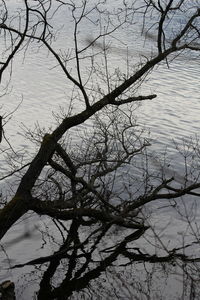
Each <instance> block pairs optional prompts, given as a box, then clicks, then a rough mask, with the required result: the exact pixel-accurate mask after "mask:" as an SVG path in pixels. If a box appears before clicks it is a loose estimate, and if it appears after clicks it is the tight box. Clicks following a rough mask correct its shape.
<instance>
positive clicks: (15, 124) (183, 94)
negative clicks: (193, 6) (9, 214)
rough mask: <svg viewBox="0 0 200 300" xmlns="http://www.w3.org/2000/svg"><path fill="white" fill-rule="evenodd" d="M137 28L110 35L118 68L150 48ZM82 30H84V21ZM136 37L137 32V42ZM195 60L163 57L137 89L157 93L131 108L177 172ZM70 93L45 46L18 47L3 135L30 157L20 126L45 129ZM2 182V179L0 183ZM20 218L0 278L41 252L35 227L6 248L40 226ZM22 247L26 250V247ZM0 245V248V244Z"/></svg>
mask: <svg viewBox="0 0 200 300" xmlns="http://www.w3.org/2000/svg"><path fill="white" fill-rule="evenodd" d="M70 26H72V24H71V23H69V24H68V29H69V28H71V27H70ZM84 26H86V25H84ZM138 28H139V27H137V28H136V29H133V30H132V32H131V33H130V34H131V35H130V36H128V37H127V34H126V33H125V31H123V33H121V34H124V36H121V38H120V42H119V41H118V40H116V39H113V40H112V44H111V46H110V50H109V58H110V66H113V65H116V64H118V65H117V66H118V67H119V68H121V69H122V70H123V68H124V65H125V63H126V61H127V53H128V57H129V60H130V61H132V65H133V64H134V63H138V62H139V61H140V58H141V55H150V53H151V51H148V50H147V48H148V47H149V44H148V43H151V41H150V42H149V41H147V42H146V44H145V43H144V39H143V37H142V36H141V35H140V34H138ZM86 32H88V35H89V29H88V28H87V27H86ZM133 33H134V34H133ZM93 34H95V32H93ZM88 35H87V36H88ZM87 36H86V37H87ZM138 37H140V38H141V42H140V41H139V40H138ZM122 40H123V42H122ZM81 42H82V43H83V44H84V43H85V40H84V39H82V40H81ZM57 43H58V44H57V45H58V47H59V48H60V49H64V48H70V47H72V45H71V40H70V38H69V37H68V39H67V40H66V39H63V38H60V39H58V41H57ZM199 64H200V60H199V59H198V58H195V59H194V57H192V56H188V55H187V56H186V57H184V56H181V57H178V58H177V59H176V60H175V61H173V62H171V63H170V64H169V67H168V66H167V65H166V64H165V63H163V64H161V65H160V66H159V68H156V69H155V70H153V72H152V73H151V74H150V76H149V79H148V80H147V81H146V82H145V83H144V86H143V87H142V89H141V93H142V94H150V93H153V94H157V98H156V99H154V100H152V101H146V102H143V103H141V106H140V107H139V108H138V109H137V110H136V112H135V114H136V117H137V120H138V123H139V124H141V125H144V126H145V127H146V128H147V129H149V130H150V132H151V141H152V150H151V151H152V152H154V153H156V154H157V156H160V155H162V154H163V153H164V152H165V151H166V149H167V153H168V156H169V158H170V160H171V161H172V162H171V165H172V167H173V168H174V169H175V170H176V172H178V173H179V174H180V176H181V172H182V170H183V161H182V160H181V159H180V158H179V155H178V153H177V151H176V150H175V146H174V142H176V143H178V144H182V142H183V139H189V138H190V137H195V136H198V134H199V128H200V118H199V109H200V96H199V90H200V80H199V78H200V68H199ZM85 67H86V66H84V65H83V74H84V72H86V70H85V69H84V68H85ZM110 68H112V67H110ZM6 83H7V78H6V76H5V78H4V81H3V84H4V86H6ZM71 93H72V86H71V84H70V83H69V82H67V81H66V78H65V76H64V74H63V73H62V72H61V71H60V70H59V68H58V67H57V66H56V64H55V62H54V61H53V60H52V59H51V57H50V55H49V54H48V53H47V52H46V51H44V50H43V49H39V50H38V47H37V45H31V48H30V50H29V51H27V52H26V53H25V56H24V53H19V54H18V56H17V57H16V58H15V60H14V62H13V67H12V77H11V81H10V84H9V88H8V93H7V94H6V95H5V96H3V97H2V98H0V101H1V102H0V103H1V106H2V107H1V114H9V113H10V112H12V111H13V110H15V108H16V107H17V106H18V104H19V103H21V104H20V106H19V108H18V109H17V111H16V112H15V113H14V115H13V117H12V118H11V119H10V120H9V122H8V123H7V124H6V125H5V135H6V138H7V139H8V140H9V142H10V144H11V145H12V147H13V148H14V149H15V150H17V151H21V152H25V153H26V155H27V157H31V155H32V153H34V151H35V146H33V145H32V144H31V143H30V142H27V140H26V138H25V136H24V130H25V128H29V129H30V128H31V129H33V130H34V128H35V124H36V123H38V124H39V125H40V126H41V127H45V128H46V131H48V130H49V129H48V128H49V127H52V128H55V126H56V121H55V119H54V117H53V113H55V112H57V111H59V110H60V109H62V110H63V109H64V110H65V109H66V110H67V108H68V105H69V95H70V94H71ZM2 94H3V89H2ZM86 126H87V124H86ZM88 126H89V125H88ZM7 146H8V145H7V144H6V141H5V140H4V141H3V142H2V145H1V147H3V148H6V147H7ZM3 148H2V149H3ZM4 162H5V156H2V157H1V158H0V163H1V169H0V171H1V172H2V173H4V172H5V170H6V167H5V163H4ZM170 170H171V169H170ZM170 170H169V171H170ZM4 184H5V183H2V185H1V186H3V185H4ZM26 218H27V219H28V222H26V225H25V226H27V227H26V228H25V227H24V222H18V224H16V226H15V228H14V229H13V230H12V232H10V234H9V236H8V238H6V239H5V240H4V241H3V245H4V247H5V249H6V254H5V252H4V251H2V254H1V257H2V258H3V268H2V269H1V271H0V280H5V279H7V278H11V276H12V275H14V276H15V277H16V274H18V275H19V274H20V273H21V274H23V270H20V271H14V273H12V272H10V271H8V270H6V268H7V266H8V262H9V263H10V264H11V265H12V264H15V263H20V262H22V261H27V260H29V259H30V251H32V252H33V254H31V258H34V255H35V257H38V256H39V255H40V251H41V255H42V254H43V255H44V252H43V251H42V250H43V249H41V248H40V245H37V243H35V245H34V246H33V240H35V241H37V239H38V238H39V237H40V232H39V231H34V232H33V233H32V236H31V239H30V240H29V239H27V240H26V241H24V242H23V245H22V243H20V244H18V246H17V247H15V250H14V253H13V251H12V246H11V244H9V243H10V241H12V239H13V238H16V237H17V235H18V233H21V232H22V231H24V230H28V231H29V230H30V231H31V230H32V229H33V228H34V226H33V224H32V222H34V223H37V224H38V225H37V226H38V228H40V227H42V226H44V223H43V221H42V220H40V219H39V218H38V219H37V220H36V217H31V216H30V217H29V215H27V216H26ZM170 218H171V225H172V226H174V228H176V231H177V232H181V230H182V223H180V220H179V219H178V218H177V219H176V218H175V217H170ZM169 220H170V219H169V215H168V214H167V213H166V214H164V215H163V216H162V222H163V225H162V226H163V227H164V226H165V224H166V223H167V222H169ZM157 222H159V220H157ZM45 226H46V225H45ZM160 226H161V225H160ZM162 226H161V227H162ZM167 234H168V235H167V237H168V238H169V239H170V238H173V237H171V232H170V230H169V229H168V231H167ZM6 245H7V246H6ZM44 248H45V246H44ZM23 249H26V251H23ZM27 249H31V250H30V251H27ZM2 250H4V249H3V248H2ZM45 250H46V254H48V253H51V250H52V249H49V248H48V247H46V248H45ZM10 257H12V260H10V259H9V258H10ZM17 272H18V273H17ZM30 289H31V288H30V287H29V293H31V292H30ZM33 289H34V288H33ZM24 299H25V298H24Z"/></svg>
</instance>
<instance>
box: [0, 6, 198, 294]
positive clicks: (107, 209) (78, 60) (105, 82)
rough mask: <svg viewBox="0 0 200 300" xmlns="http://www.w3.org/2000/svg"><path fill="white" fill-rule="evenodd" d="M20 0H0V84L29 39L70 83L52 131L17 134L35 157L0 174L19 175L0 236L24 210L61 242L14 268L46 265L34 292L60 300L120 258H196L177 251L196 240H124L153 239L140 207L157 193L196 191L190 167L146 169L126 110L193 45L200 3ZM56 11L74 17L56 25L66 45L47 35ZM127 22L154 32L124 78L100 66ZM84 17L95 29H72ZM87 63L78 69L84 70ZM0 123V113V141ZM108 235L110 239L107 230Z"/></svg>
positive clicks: (144, 148) (52, 31)
mask: <svg viewBox="0 0 200 300" xmlns="http://www.w3.org/2000/svg"><path fill="white" fill-rule="evenodd" d="M19 5H20V7H18V10H17V13H16V15H15V12H13V9H11V8H10V6H9V5H8V4H7V3H6V2H5V1H1V16H0V17H1V24H0V34H1V39H2V41H4V42H5V43H4V44H5V47H3V49H2V57H3V59H2V61H1V68H0V80H1V82H3V79H4V74H5V72H10V73H11V76H12V60H13V58H15V57H17V55H18V53H19V52H22V51H24V53H25V54H24V55H26V52H27V51H28V49H29V47H31V45H32V44H33V43H35V44H37V45H38V46H39V47H40V48H44V49H47V51H48V53H49V57H50V59H51V60H54V61H55V65H57V68H60V71H61V72H63V74H64V76H65V78H66V82H70V84H71V85H70V86H71V88H72V90H73V93H72V96H71V98H70V99H69V103H70V105H69V111H68V113H67V114H63V115H59V114H58V115H56V119H57V124H58V125H57V127H56V128H54V129H52V131H51V132H48V133H46V132H44V131H43V130H38V131H37V132H36V133H33V132H31V130H30V131H27V137H28V138H29V139H31V140H32V141H35V142H36V143H37V145H38V144H39V146H38V151H37V153H36V154H35V157H34V158H33V159H32V160H31V161H30V162H28V163H27V162H26V163H24V161H22V162H21V166H20V167H19V166H18V167H17V166H16V167H14V169H13V170H11V171H10V172H9V173H8V174H6V175H4V176H2V180H3V179H5V178H6V177H9V176H10V177H11V178H12V176H16V174H17V175H18V176H20V182H19V183H18V186H17V189H16V193H15V194H14V195H13V196H12V197H11V199H7V200H6V203H3V204H2V208H1V210H0V237H1V238H2V237H4V236H5V235H6V233H7V231H8V230H9V229H10V228H12V226H13V225H14V224H15V222H16V221H18V220H19V219H20V218H21V217H22V216H23V215H25V214H26V213H27V212H29V211H33V212H35V213H36V214H38V215H40V216H42V215H44V216H48V217H50V218H52V224H54V225H55V226H56V228H57V230H58V232H60V234H61V237H62V239H63V240H62V243H61V245H60V247H59V248H58V249H57V250H56V251H55V252H54V253H52V254H51V255H49V256H43V257H39V258H37V259H34V260H31V261H29V262H22V263H21V264H20V265H19V264H18V265H15V266H13V267H14V268H17V267H18V268H19V267H23V266H25V265H43V264H45V263H48V265H46V264H45V266H46V269H45V271H44V273H43V276H42V278H41V281H40V289H39V292H38V299H47V298H48V299H67V298H68V297H70V296H71V295H72V294H73V293H74V292H75V291H80V290H83V289H84V288H86V287H87V286H88V285H89V283H90V281H91V280H93V279H96V278H98V277H99V276H100V274H101V273H103V272H105V271H106V270H107V269H108V268H109V267H110V266H112V265H113V264H114V263H115V262H117V261H120V259H121V257H123V258H124V261H127V260H128V262H129V264H133V263H134V262H143V263H145V262H148V263H150V264H155V263H169V262H170V263H171V262H173V263H175V262H176V261H178V263H179V265H180V262H184V264H186V263H193V262H195V261H198V258H194V257H190V256H188V255H186V253H185V252H184V249H186V248H188V247H189V246H191V245H192V242H194V240H195V242H196V241H197V240H198V237H197V236H195V238H194V240H193V241H192V242H191V243H190V245H188V244H187V245H182V244H181V245H180V246H179V247H174V248H171V249H168V248H166V247H165V246H164V245H163V249H162V250H163V251H164V253H163V254H160V253H159V254H157V253H156V252H154V253H153V254H152V253H150V252H149V253H148V249H146V252H145V251H144V250H142V248H140V247H138V246H136V244H135V242H136V241H137V242H138V243H139V242H140V240H142V239H146V238H147V236H148V232H149V231H150V230H152V231H153V233H154V234H155V236H156V237H157V239H158V241H159V243H160V245H162V241H161V238H160V237H159V235H158V234H157V233H156V229H155V227H154V226H152V225H151V223H150V221H148V218H147V214H146V205H147V204H149V203H151V202H153V201H156V200H162V201H163V200H164V201H165V203H166V200H170V201H176V199H179V198H181V197H183V196H184V195H191V194H192V195H193V196H199V194H198V192H197V191H196V189H198V188H199V187H200V181H199V174H198V172H199V171H198V169H195V168H193V170H195V171H194V172H195V173H194V172H193V173H192V172H191V173H190V174H188V173H187V172H186V175H185V177H184V176H183V177H184V182H183V183H182V184H177V182H175V180H174V177H173V176H168V175H167V173H165V172H162V170H160V172H156V175H155V172H154V170H151V168H148V155H149V154H148V147H149V146H150V143H149V142H148V140H147V139H146V137H145V134H144V133H143V130H142V129H139V128H138V127H137V124H136V122H135V120H134V109H135V107H136V106H135V105H136V104H137V103H138V102H140V101H143V100H151V99H154V98H155V97H156V95H155V94H151V95H145V94H144V95H140V94H139V92H138V91H139V90H141V89H142V84H143V82H144V81H145V78H146V77H147V76H148V75H149V72H150V71H151V70H152V69H153V68H154V67H155V66H157V65H159V63H161V62H166V63H167V64H169V62H170V60H172V59H175V58H176V57H177V55H180V54H184V53H186V52H188V51H189V52H192V51H195V52H197V53H198V51H200V26H199V25H200V24H199V19H200V18H199V17H200V3H199V1H184V0H181V1H178V0H177V1H173V0H165V1H164V0H163V1H151V0H149V1H148V0H144V1H121V2H120V3H119V4H116V5H119V6H118V7H116V5H114V3H113V4H111V5H109V4H108V3H107V1H101V0H97V1H89V0H82V1H59V0H55V1H51V0H46V1H44V0H40V1H39V0H38V1H28V0H24V1H22V2H21V3H20V4H19ZM114 6H115V7H114ZM61 10H62V11H63V12H65V14H66V15H67V17H68V16H69V15H70V16H71V20H72V21H73V32H71V31H70V32H67V34H68V36H67V38H68V39H70V41H73V48H72V50H71V51H66V52H65V51H62V50H61V49H58V47H57V42H56V41H57V40H56V36H57V34H58V33H59V32H60V31H61V30H62V29H61V26H60V25H59V24H56V22H55V21H54V18H55V19H56V17H57V14H58V12H59V11H61ZM180 15H181V16H184V21H183V22H179V21H177V19H178V18H177V16H180ZM138 18H142V22H141V31H142V33H143V36H144V37H145V39H148V38H150V39H151V40H153V49H152V52H151V54H150V56H149V57H143V58H141V62H140V64H139V65H138V66H137V69H135V70H134V71H131V68H128V67H129V64H127V70H126V71H127V72H126V74H125V73H124V70H120V68H119V67H118V66H115V68H113V69H111V68H110V67H109V66H110V60H109V56H110V55H111V52H109V51H111V50H112V45H110V41H111V40H112V39H116V37H117V36H118V32H120V30H121V29H124V28H127V27H129V28H130V27H131V26H132V27H134V26H135V22H136V21H138ZM84 22H87V25H88V26H90V27H94V28H95V34H94V35H91V36H90V35H88V33H85V32H83V30H81V26H83V25H82V24H84ZM59 26H60V27H59ZM65 26H66V24H63V28H64V30H66V28H65ZM90 27H89V28H90ZM141 38H142V37H141ZM83 39H84V43H81V41H82V40H83ZM110 49H111V50H110ZM113 51H114V49H113ZM25 61H26V60H25ZM88 68H89V72H88V73H86V72H84V70H86V69H87V70H88ZM138 87H140V89H138ZM88 120H89V121H90V122H91V123H92V124H93V127H92V128H91V127H90V130H88V131H86V132H85V134H84V132H82V136H81V137H80V139H79V143H75V142H74V141H73V132H72V129H73V128H76V127H77V128H78V127H79V125H81V124H83V123H84V122H86V121H88ZM3 125H4V118H3V122H2V125H1V126H0V127H1V128H0V131H1V137H2V133H3ZM69 137H70V138H71V139H70V138H69ZM69 141H71V142H69ZM196 154H197V156H196V157H198V153H196ZM16 155H17V154H16ZM186 158H187V157H186ZM187 166H188V165H187V160H186V167H187ZM190 224H191V223H190ZM52 226H53V225H52ZM196 232H197V231H196ZM114 233H115V235H116V239H115V240H114V242H113V241H111V238H110V237H111V236H112V234H114ZM60 264H63V265H64V270H65V271H64V277H63V278H64V279H63V280H62V281H61V280H58V282H60V281H61V283H59V284H57V283H55V285H54V284H53V285H52V284H51V283H52V280H53V278H56V276H57V275H56V274H57V273H58V274H59V266H60ZM121 264H122V265H123V263H121ZM60 277H61V275H60ZM55 282H56V280H55ZM192 282H193V281H192ZM88 299H89V298H88ZM191 299H192V298H191Z"/></svg>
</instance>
